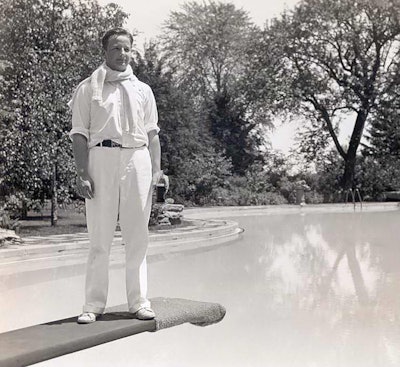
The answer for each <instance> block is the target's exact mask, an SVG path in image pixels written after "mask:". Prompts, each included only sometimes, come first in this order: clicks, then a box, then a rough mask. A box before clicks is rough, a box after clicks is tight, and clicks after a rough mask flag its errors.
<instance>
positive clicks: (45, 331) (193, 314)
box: [0, 298, 226, 367]
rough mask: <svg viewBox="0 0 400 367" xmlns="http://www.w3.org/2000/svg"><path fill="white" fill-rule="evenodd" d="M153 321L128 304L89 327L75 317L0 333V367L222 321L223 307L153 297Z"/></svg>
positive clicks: (34, 361) (108, 310)
mask: <svg viewBox="0 0 400 367" xmlns="http://www.w3.org/2000/svg"><path fill="white" fill-rule="evenodd" d="M151 305H152V308H153V309H154V311H155V313H156V315H157V316H156V318H155V319H154V320H144V321H142V320H138V319H135V318H133V317H132V314H130V313H129V312H127V311H126V310H127V305H120V306H116V307H111V308H108V309H107V310H106V313H105V314H104V315H102V316H101V317H100V318H99V319H98V321H96V322H94V323H92V324H86V325H80V324H77V322H76V319H77V316H74V317H71V318H67V319H63V320H57V321H51V322H48V323H44V324H40V325H34V326H30V327H26V328H23V329H18V330H12V331H8V332H5V333H2V334H0V351H1V352H0V366H1V367H22V366H29V365H31V364H34V363H38V362H42V361H45V360H48V359H51V358H55V357H59V356H62V355H64V354H68V353H73V352H77V351H79V350H82V349H86V348H90V347H94V346H96V345H99V344H103V343H107V342H110V341H112V340H116V339H120V338H124V337H127V336H131V335H135V334H139V333H142V332H144V331H151V332H154V331H158V330H161V329H165V328H169V327H173V326H177V325H181V324H183V323H191V324H193V325H198V326H207V325H211V324H214V323H217V322H219V321H221V320H222V319H223V318H224V316H225V312H226V311H225V308H224V307H223V306H221V305H220V304H218V303H210V302H199V301H191V300H186V299H180V298H154V299H151Z"/></svg>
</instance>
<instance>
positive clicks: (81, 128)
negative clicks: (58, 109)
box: [69, 83, 91, 140]
mask: <svg viewBox="0 0 400 367" xmlns="http://www.w3.org/2000/svg"><path fill="white" fill-rule="evenodd" d="M89 88H90V83H82V84H80V85H79V86H78V88H77V90H76V91H75V93H74V96H73V98H72V100H71V101H70V103H69V106H70V108H71V111H72V129H71V130H70V132H69V137H70V138H71V137H72V135H74V134H81V135H83V136H85V137H86V139H87V140H89V130H90V104H91V93H90V91H89Z"/></svg>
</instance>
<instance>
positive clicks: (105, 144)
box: [96, 140, 122, 148]
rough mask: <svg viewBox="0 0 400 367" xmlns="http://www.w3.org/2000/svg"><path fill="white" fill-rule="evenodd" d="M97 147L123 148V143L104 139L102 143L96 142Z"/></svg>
mask: <svg viewBox="0 0 400 367" xmlns="http://www.w3.org/2000/svg"><path fill="white" fill-rule="evenodd" d="M96 147H107V148H121V147H122V145H121V144H118V143H116V142H115V141H112V140H103V141H102V142H101V143H98V144H96Z"/></svg>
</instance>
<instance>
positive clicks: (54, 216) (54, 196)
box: [50, 163, 58, 226]
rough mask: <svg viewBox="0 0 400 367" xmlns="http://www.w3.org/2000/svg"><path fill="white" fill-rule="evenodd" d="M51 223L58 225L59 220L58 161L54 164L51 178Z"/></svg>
mask: <svg viewBox="0 0 400 367" xmlns="http://www.w3.org/2000/svg"><path fill="white" fill-rule="evenodd" d="M50 218H51V225H52V226H55V225H57V221H58V200H57V163H55V164H54V168H53V177H52V180H51V214H50Z"/></svg>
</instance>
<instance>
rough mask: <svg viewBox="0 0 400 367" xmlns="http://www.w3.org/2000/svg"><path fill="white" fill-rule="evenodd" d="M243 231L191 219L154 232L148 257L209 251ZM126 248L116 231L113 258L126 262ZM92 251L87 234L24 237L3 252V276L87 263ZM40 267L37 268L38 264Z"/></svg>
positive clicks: (221, 223)
mask: <svg viewBox="0 0 400 367" xmlns="http://www.w3.org/2000/svg"><path fill="white" fill-rule="evenodd" d="M241 232H242V229H241V228H239V227H238V224H237V223H236V222H234V221H230V220H212V219H207V220H202V219H188V220H186V225H185V226H182V227H175V228H169V227H167V228H166V229H157V230H153V231H150V244H149V250H148V257H149V258H151V257H154V256H158V255H162V254H167V253H169V254H170V253H174V252H180V251H185V250H192V249H197V248H207V247H211V246H215V245H217V244H221V243H225V242H228V241H232V240H235V239H236V238H238V236H239V235H240V233H241ZM123 248H124V244H123V241H122V237H121V232H120V231H116V232H115V236H114V241H113V245H112V248H111V256H114V258H118V261H123V259H122V257H123V253H124V251H123ZM88 249H89V239H88V234H87V233H75V234H62V235H50V236H31V237H24V238H23V244H22V245H11V246H9V247H8V248H3V249H1V250H0V274H7V273H9V272H15V271H17V270H16V269H17V268H18V271H21V270H24V269H25V270H26V269H28V268H29V269H31V270H34V269H35V268H40V265H39V262H40V260H46V261H47V263H49V262H51V260H53V263H54V264H53V265H49V267H56V266H58V265H60V260H62V259H64V260H66V262H68V258H70V259H71V261H74V262H75V263H76V262H77V261H78V262H82V263H84V262H85V261H86V256H82V255H84V254H86V253H87V251H88ZM35 263H36V264H35Z"/></svg>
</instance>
